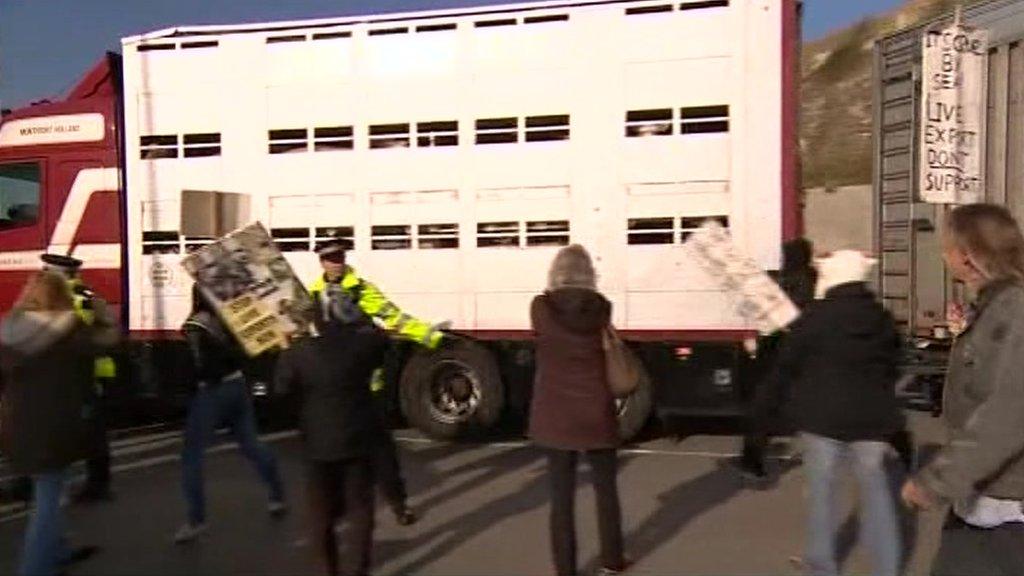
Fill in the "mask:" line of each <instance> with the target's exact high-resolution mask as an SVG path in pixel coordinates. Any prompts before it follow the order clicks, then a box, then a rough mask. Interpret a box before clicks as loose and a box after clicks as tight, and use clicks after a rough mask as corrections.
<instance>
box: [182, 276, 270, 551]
mask: <svg viewBox="0 0 1024 576" xmlns="http://www.w3.org/2000/svg"><path fill="white" fill-rule="evenodd" d="M182 331H183V332H184V333H185V340H186V341H187V343H188V347H189V351H190V353H191V356H192V361H193V363H194V364H195V371H196V378H197V385H196V390H195V392H194V394H193V395H192V400H191V402H190V404H189V408H188V416H187V418H186V422H185V444H184V447H183V449H182V455H181V462H182V477H181V480H182V489H183V490H184V493H185V501H186V503H187V505H188V521H187V522H186V523H185V525H183V526H182V527H181V528H179V529H178V532H177V533H176V534H175V537H174V540H175V542H177V543H179V544H180V543H185V542H190V541H192V540H194V539H195V538H196V537H197V536H199V535H200V534H202V533H203V532H204V531H205V530H206V496H205V493H204V486H203V458H204V452H205V450H206V448H207V446H209V444H210V442H211V441H212V440H213V436H214V432H215V431H216V429H217V428H219V427H222V426H226V427H228V428H229V429H230V430H231V434H232V436H233V437H234V439H235V441H236V442H238V447H239V450H240V451H241V453H242V455H243V456H245V457H246V458H247V459H248V460H249V461H250V462H252V464H253V466H254V467H255V468H256V472H257V473H258V474H259V476H260V478H261V479H262V480H263V482H264V483H265V484H266V485H267V488H268V490H269V498H270V501H269V504H268V507H267V510H268V511H269V512H270V514H271V516H274V517H278V516H281V515H283V514H284V513H285V511H286V510H287V506H286V505H285V502H284V487H283V486H282V483H281V476H280V472H279V471H278V466H277V459H276V458H275V457H274V455H273V453H271V452H270V450H268V449H267V447H266V446H264V445H263V444H262V443H261V442H260V440H259V437H258V436H257V432H256V418H255V415H254V413H253V407H252V398H251V397H250V396H249V388H248V384H247V382H246V379H245V375H244V374H243V373H242V368H243V365H244V363H245V361H246V357H245V353H244V352H243V351H242V349H241V346H240V345H239V344H238V342H237V340H236V339H235V338H234V336H233V335H232V334H231V333H230V332H229V331H228V329H227V327H226V326H225V325H224V323H223V322H221V320H220V318H218V317H217V314H216V313H215V312H214V311H213V308H212V307H211V306H210V304H209V302H208V301H207V299H206V297H205V296H203V294H202V292H201V291H200V290H199V289H198V287H194V288H193V290H192V314H191V315H189V317H188V319H187V320H186V321H185V324H184V326H183V327H182Z"/></svg>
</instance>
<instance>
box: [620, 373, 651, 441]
mask: <svg viewBox="0 0 1024 576" xmlns="http://www.w3.org/2000/svg"><path fill="white" fill-rule="evenodd" d="M634 357H635V353H634ZM637 361H638V362H639V359H637ZM615 407H616V409H617V411H618V417H619V438H620V439H621V440H623V441H629V440H632V439H633V437H635V436H636V435H637V434H639V433H640V431H641V430H643V427H644V425H645V424H647V420H648V419H649V418H650V417H651V410H652V409H653V407H654V391H653V387H652V386H651V377H650V376H649V375H648V374H647V370H643V369H641V371H640V384H639V385H637V387H636V390H634V391H633V393H632V394H630V395H629V396H627V397H626V398H623V399H622V400H616V401H615Z"/></svg>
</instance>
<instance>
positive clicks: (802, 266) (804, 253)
mask: <svg viewBox="0 0 1024 576" xmlns="http://www.w3.org/2000/svg"><path fill="white" fill-rule="evenodd" d="M811 258H812V254H811V244H810V242H808V241H807V240H806V239H804V238H797V239H795V240H790V241H788V242H786V243H785V244H783V245H782V270H780V271H779V272H778V274H777V275H775V281H776V282H778V284H779V287H780V288H782V291H783V292H785V293H786V296H788V297H789V299H790V300H792V301H793V304H795V305H796V307H797V308H800V309H801V310H803V309H804V308H805V307H806V306H807V305H808V304H810V303H811V302H813V301H814V286H815V284H816V283H817V281H818V271H817V270H815V269H814V266H813V265H812V263H811Z"/></svg>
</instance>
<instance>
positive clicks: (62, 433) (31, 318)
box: [0, 310, 97, 474]
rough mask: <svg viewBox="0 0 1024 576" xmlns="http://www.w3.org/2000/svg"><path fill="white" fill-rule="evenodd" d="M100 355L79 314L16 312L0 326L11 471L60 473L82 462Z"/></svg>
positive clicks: (2, 405)
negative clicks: (89, 399)
mask: <svg viewBox="0 0 1024 576" xmlns="http://www.w3.org/2000/svg"><path fill="white" fill-rule="evenodd" d="M96 351H97V350H96V348H95V342H94V339H93V333H92V330H90V329H89V328H88V327H87V326H85V325H84V324H83V323H82V322H81V320H79V319H78V317H77V316H76V315H75V313H74V312H70V311H68V312H25V311H18V310H15V311H13V312H11V313H10V314H9V315H8V316H7V317H5V318H4V319H3V321H2V322H0V369H2V377H0V382H2V383H0V451H2V452H3V453H4V456H6V457H7V459H8V460H9V462H10V465H11V468H12V470H13V472H15V473H16V474H38V473H45V472H54V471H58V470H60V469H62V468H64V467H66V466H68V465H69V464H71V463H72V462H74V461H76V460H79V459H81V458H82V457H84V455H85V447H86V446H85V444H84V442H83V440H84V439H85V438H86V437H87V435H86V431H87V424H88V420H87V418H88V416H89V415H88V413H87V411H86V409H85V400H86V397H87V395H88V393H89V389H90V387H91V386H92V376H93V359H94V357H95V354H96Z"/></svg>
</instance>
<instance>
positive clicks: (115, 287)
mask: <svg viewBox="0 0 1024 576" xmlns="http://www.w3.org/2000/svg"><path fill="white" fill-rule="evenodd" d="M798 21H799V2H797V1H795V0H673V1H665V0H581V1H574V2H566V1H554V2H540V3H530V4H515V5H507V6H486V7H479V8H464V9H458V10H437V11H426V12H410V13H401V14H383V15H376V16H357V17H339V18H329V19H321V20H308V21H295V22H270V23H262V24H240V25H212V26H183V27H178V28H168V29H165V30H159V31H155V32H151V33H148V34H142V35H138V36H132V37H129V38H124V39H123V40H122V42H121V53H120V54H114V53H109V54H107V55H106V56H105V57H103V58H102V59H101V60H100V61H99V62H98V63H97V64H96V65H95V67H93V68H92V69H91V70H89V71H88V73H86V74H85V76H83V77H82V78H81V79H80V80H79V81H78V82H77V84H75V85H74V87H73V88H72V89H71V90H70V92H69V93H68V94H67V96H66V97H65V98H63V99H62V100H60V101H53V102H40V103H36V104H33V105H31V106H27V107H24V108H20V109H16V110H13V111H10V112H8V113H6V114H5V115H4V116H3V119H2V123H0V311H3V310H7V309H8V308H9V307H10V306H11V303H12V302H13V300H14V298H15V297H16V295H17V293H18V291H19V289H20V288H21V286H22V285H23V284H24V282H25V279H26V277H27V276H28V275H29V274H31V273H32V272H33V271H34V270H37V269H39V268H40V261H39V256H40V254H42V253H44V252H58V253H64V254H73V255H74V256H76V257H78V258H80V259H81V260H83V261H84V269H83V276H84V278H85V280H86V281H87V282H88V283H89V284H90V285H91V286H93V287H94V289H95V290H96V291H97V292H98V293H99V294H100V295H102V296H103V297H104V298H106V299H107V300H108V301H109V302H111V303H112V304H113V307H114V308H115V309H116V310H118V311H119V313H120V316H119V317H120V321H121V322H122V324H123V326H124V330H125V332H126V334H127V335H128V338H127V340H128V344H127V345H126V346H125V348H124V350H123V351H122V352H121V353H120V354H118V360H119V364H120V371H119V374H120V376H121V378H120V380H121V382H120V383H119V384H118V385H117V386H116V387H114V388H115V389H114V390H113V398H112V402H113V403H115V404H116V405H118V406H121V408H122V411H121V418H122V421H124V422H127V421H125V420H124V419H125V418H129V417H130V418H133V419H135V420H138V419H147V418H148V419H152V418H158V419H159V418H174V417H175V415H176V414H180V409H181V406H182V400H183V398H184V397H185V393H184V390H185V389H186V388H185V386H184V385H183V384H185V383H187V382H188V381H189V379H190V378H191V377H192V376H191V374H190V370H189V368H188V365H189V363H188V362H187V361H186V357H185V356H184V350H183V346H182V342H181V339H180V337H179V336H178V329H179V326H180V325H181V323H182V321H183V320H184V319H185V317H186V315H187V313H188V311H189V305H190V303H189V298H190V288H191V280H190V279H189V277H188V275H187V274H185V272H184V271H183V270H182V269H181V267H180V262H181V259H182V258H183V256H184V255H186V254H188V253H189V251H191V250H193V249H195V248H197V247H200V246H203V245H204V244H206V243H209V242H211V241H212V240H213V236H214V234H213V233H211V232H210V230H212V229H213V228H212V227H218V228H219V229H229V228H231V227H232V226H240V225H242V224H245V223H247V222H251V221H260V222H262V223H263V224H264V225H265V226H266V227H267V228H268V229H269V231H270V233H271V235H272V236H273V238H274V241H275V242H276V243H277V245H278V246H279V247H280V249H281V250H282V251H283V253H284V254H285V256H286V257H287V259H288V260H289V262H290V263H291V265H292V266H293V267H294V269H295V270H296V271H297V273H298V274H299V275H300V276H302V277H304V278H307V279H310V280H311V279H313V278H315V277H316V275H317V274H318V273H319V265H318V261H317V258H316V256H315V254H314V252H313V251H312V250H313V248H314V246H315V245H316V243H317V242H318V241H319V240H321V239H325V238H328V237H332V236H335V235H340V236H343V237H344V238H347V239H348V241H349V244H350V249H351V250H350V252H349V262H350V264H352V265H353V266H354V267H355V268H356V269H357V270H358V272H359V273H360V274H361V275H362V276H363V277H365V278H367V279H369V280H371V281H373V282H374V283H376V284H377V285H378V286H379V287H380V288H381V289H382V290H383V291H384V292H385V293H386V294H388V295H389V296H390V298H391V299H393V300H394V301H395V302H396V303H397V304H398V305H400V306H401V307H402V308H403V309H404V310H405V311H407V312H409V313H411V314H414V315H416V316H419V317H422V318H425V319H429V320H432V321H442V320H450V321H451V322H452V331H453V332H454V333H456V334H458V335H460V336H461V338H460V339H459V343H458V345H455V346H450V347H444V348H442V349H440V350H438V351H429V350H423V349H417V348H415V347H412V346H409V347H407V348H406V349H405V350H404V351H403V354H402V355H401V361H400V362H396V363H395V364H396V365H395V366H391V367H390V369H389V370H388V371H387V381H388V389H389V393H390V394H391V395H392V398H393V399H395V400H396V404H398V405H400V406H401V408H402V411H403V412H404V416H405V417H406V418H407V419H408V420H409V421H410V422H411V423H412V424H413V425H415V426H417V427H419V428H421V429H423V430H425V431H426V432H428V433H430V434H433V435H435V436H440V437H455V436H458V435H460V434H463V433H465V432H469V431H473V430H479V429H482V428H487V427H490V426H493V425H494V424H495V423H496V422H497V421H498V420H499V418H500V417H501V416H502V415H503V414H513V415H515V414H522V413H523V412H524V411H525V407H526V406H527V405H528V401H529V396H530V382H531V377H532V364H533V353H532V346H531V338H532V332H531V329H530V320H529V313H528V310H529V304H530V300H531V299H532V298H533V296H534V295H535V294H537V293H539V292H541V291H542V290H544V288H545V284H546V274H547V269H548V266H549V264H550V262H551V260H552V257H553V256H554V254H555V253H556V252H557V251H558V250H559V248H560V247H562V246H566V245H568V244H570V243H580V244H583V245H584V246H586V247H587V248H588V249H589V250H590V251H591V252H592V253H593V255H594V257H595V266H596V268H597V271H598V273H599V276H600V281H599V284H600V286H599V288H600V290H601V291H602V292H603V293H604V294H605V295H607V297H608V298H609V299H610V300H611V302H612V303H613V306H614V309H613V316H614V318H613V320H614V323H615V325H616V326H617V327H618V328H619V329H620V331H621V333H622V335H623V337H624V339H626V340H627V341H628V342H629V343H630V345H631V346H632V347H633V349H634V350H635V351H636V353H637V355H638V356H639V358H640V359H641V360H642V362H643V364H644V367H645V369H646V374H647V378H646V379H645V381H644V382H643V384H642V385H641V386H640V388H639V389H638V390H637V392H636V393H634V394H633V395H632V396H631V397H630V398H628V399H626V400H625V401H623V402H621V403H620V406H619V410H620V418H621V423H622V431H623V436H625V437H628V436H631V435H632V434H635V433H636V431H637V430H639V429H640V427H641V426H642V425H643V423H644V422H645V421H646V420H647V419H648V417H649V416H650V415H651V414H652V411H653V410H657V413H659V414H662V415H664V414H730V413H736V411H737V409H738V408H739V407H740V406H741V403H742V400H743V396H744V389H745V386H744V385H742V383H743V382H744V381H747V380H748V379H749V378H748V377H749V374H748V373H749V370H748V366H750V362H749V355H748V353H747V352H745V351H744V346H743V343H744V341H749V340H750V339H751V338H752V337H753V336H754V335H755V332H754V330H753V328H752V324H751V323H750V322H749V321H747V320H745V319H743V318H742V317H740V316H739V315H738V314H737V312H736V310H735V301H734V296H732V295H730V294H728V293H726V292H724V291H723V290H722V289H721V288H720V287H719V285H718V284H716V283H715V282H714V281H713V280H712V279H711V278H709V277H708V276H707V275H705V274H704V273H703V272H701V270H700V269H698V267H697V266H696V265H695V264H694V263H693V262H691V261H690V260H688V258H687V257H686V256H685V254H684V250H683V246H682V244H683V242H684V241H685V240H686V239H687V236H688V235H689V234H690V233H691V232H692V231H693V230H694V229H695V228H697V227H698V226H699V225H700V224H701V223H702V222H703V221H705V220H707V219H716V220H718V221H719V222H721V223H722V224H725V225H726V226H727V227H728V228H729V230H730V232H731V233H732V236H733V238H734V240H735V242H736V243H737V244H738V245H739V246H740V247H741V248H742V249H743V250H744V251H745V252H746V253H748V254H749V255H750V256H751V257H752V258H754V259H755V260H756V261H757V262H758V263H759V264H760V265H761V266H762V267H763V268H765V269H769V270H772V269H778V268H779V266H780V258H781V244H782V243H783V242H784V241H785V240H787V239H791V238H794V237H796V236H798V235H799V234H800V216H799V206H798V204H797V198H798V195H797V188H798V174H797V165H798V161H797V141H796V121H797V117H796V106H797V88H796V78H797V76H796V73H797V54H798V46H799V27H798ZM211 222H212V223H213V224H211ZM268 363H269V362H268ZM268 369H272V366H270V367H268ZM262 372H265V371H261V373H262ZM253 382H254V391H255V392H256V393H257V394H258V395H259V396H260V397H261V398H260V399H261V404H262V405H266V406H270V407H271V408H272V407H273V406H274V404H275V401H276V397H275V396H274V391H273V387H272V386H268V385H267V383H268V382H269V379H268V378H267V377H266V375H265V374H264V375H263V376H256V377H254V378H253Z"/></svg>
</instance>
